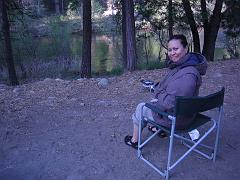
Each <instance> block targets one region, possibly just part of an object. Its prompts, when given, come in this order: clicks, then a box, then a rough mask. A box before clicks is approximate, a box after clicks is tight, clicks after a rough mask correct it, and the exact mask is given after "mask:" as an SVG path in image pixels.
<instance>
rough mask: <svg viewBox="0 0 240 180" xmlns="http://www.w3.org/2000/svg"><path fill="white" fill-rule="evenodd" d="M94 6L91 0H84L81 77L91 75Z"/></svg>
mask: <svg viewBox="0 0 240 180" xmlns="http://www.w3.org/2000/svg"><path fill="white" fill-rule="evenodd" d="M91 14H92V8H91V1H89V0H83V44H82V64H81V77H85V78H90V77H91V44H92V19H91Z"/></svg>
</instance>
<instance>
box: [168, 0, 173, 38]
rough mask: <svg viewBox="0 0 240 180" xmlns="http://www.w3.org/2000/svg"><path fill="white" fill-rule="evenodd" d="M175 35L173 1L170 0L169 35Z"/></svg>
mask: <svg viewBox="0 0 240 180" xmlns="http://www.w3.org/2000/svg"><path fill="white" fill-rule="evenodd" d="M171 36H173V2H172V0H168V37H171Z"/></svg>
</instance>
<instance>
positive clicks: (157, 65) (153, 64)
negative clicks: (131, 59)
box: [137, 61, 166, 70]
mask: <svg viewBox="0 0 240 180" xmlns="http://www.w3.org/2000/svg"><path fill="white" fill-rule="evenodd" d="M165 67H166V65H165V62H164V61H150V62H148V64H147V63H141V64H138V65H137V69H139V70H144V69H146V70H153V69H162V68H165Z"/></svg>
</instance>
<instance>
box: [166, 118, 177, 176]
mask: <svg viewBox="0 0 240 180" xmlns="http://www.w3.org/2000/svg"><path fill="white" fill-rule="evenodd" d="M174 130H175V119H174V120H173V123H172V128H171V135H170V140H169V150H168V162H167V169H166V172H165V173H166V179H168V178H169V171H170V166H171V157H172V148H173V138H174Z"/></svg>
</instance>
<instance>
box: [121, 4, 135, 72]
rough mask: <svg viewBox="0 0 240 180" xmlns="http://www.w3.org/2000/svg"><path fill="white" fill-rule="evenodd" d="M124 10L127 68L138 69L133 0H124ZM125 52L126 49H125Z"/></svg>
mask: <svg viewBox="0 0 240 180" xmlns="http://www.w3.org/2000/svg"><path fill="white" fill-rule="evenodd" d="M123 1H124V2H123V7H122V8H124V10H123V12H124V13H125V18H126V24H125V25H126V30H125V32H124V33H125V38H126V51H127V69H128V70H129V71H134V70H135V69H136V37H135V19H134V3H133V0H123ZM123 52H124V51H123Z"/></svg>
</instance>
